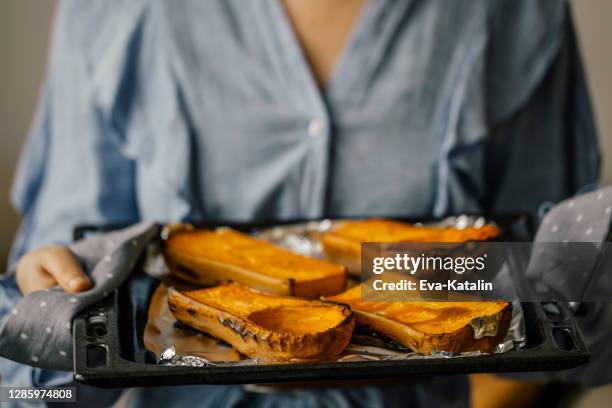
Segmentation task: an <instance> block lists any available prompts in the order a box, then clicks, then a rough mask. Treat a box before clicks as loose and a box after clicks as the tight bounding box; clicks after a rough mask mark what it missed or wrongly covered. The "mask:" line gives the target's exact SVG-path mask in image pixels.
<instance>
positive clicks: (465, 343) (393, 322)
mask: <svg viewBox="0 0 612 408" xmlns="http://www.w3.org/2000/svg"><path fill="white" fill-rule="evenodd" d="M329 300H333V301H336V302H341V303H346V304H349V305H350V306H351V308H352V309H353V312H354V313H355V316H356V323H357V325H358V326H364V327H368V328H370V329H372V330H373V331H375V332H378V333H381V334H383V335H385V336H387V337H389V338H391V339H393V340H395V341H397V342H398V343H400V344H402V345H404V346H405V347H408V348H410V349H412V350H414V351H416V352H418V353H421V354H431V353H433V352H435V351H446V352H454V353H457V352H464V351H476V350H479V351H482V352H487V353H490V352H493V351H494V350H495V348H496V346H497V345H498V344H499V343H501V342H502V341H503V339H504V337H505V336H506V333H507V332H508V327H509V325H510V320H511V318H512V304H511V303H508V302H493V301H487V302H367V301H363V300H362V299H361V285H357V286H354V287H353V288H351V289H349V290H347V291H346V292H344V293H341V294H339V295H337V296H332V297H330V298H329Z"/></svg>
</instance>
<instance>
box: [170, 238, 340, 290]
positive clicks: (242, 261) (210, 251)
mask: <svg viewBox="0 0 612 408" xmlns="http://www.w3.org/2000/svg"><path fill="white" fill-rule="evenodd" d="M164 254H165V257H166V261H167V263H168V264H169V265H170V266H171V267H174V268H173V269H175V270H178V271H179V272H178V274H179V276H180V277H181V278H183V279H186V280H188V281H190V282H193V283H196V284H199V285H218V284H222V283H227V282H230V281H232V282H237V283H241V284H243V285H246V286H249V287H251V288H254V289H259V290H262V291H265V292H269V293H275V294H279V295H288V296H298V297H305V298H318V297H320V296H328V295H334V294H336V293H340V292H342V291H343V290H344V288H345V287H346V280H347V271H346V267H344V266H342V265H337V264H334V263H331V262H327V261H324V260H319V259H314V258H309V257H306V256H302V255H298V254H295V253H293V252H291V251H288V250H286V249H283V248H279V247H277V246H274V245H272V244H270V243H268V242H265V241H261V240H258V239H255V238H253V237H251V236H249V235H246V234H242V233H240V232H237V231H234V230H232V229H229V228H224V229H217V230H215V231H211V230H203V229H201V230H188V231H178V232H175V233H173V234H171V235H170V236H169V237H168V238H167V239H166V240H165V242H164ZM185 269H186V270H187V271H188V272H187V273H185V272H184V270H185ZM181 271H182V272H181Z"/></svg>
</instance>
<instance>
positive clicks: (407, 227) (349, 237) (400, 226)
mask: <svg viewBox="0 0 612 408" xmlns="http://www.w3.org/2000/svg"><path fill="white" fill-rule="evenodd" d="M499 234H500V231H499V228H497V227H496V226H494V225H484V226H482V227H478V228H472V227H470V228H463V229H459V228H449V227H445V228H441V227H427V226H420V225H413V224H406V223H402V222H397V221H391V220H385V219H380V218H372V219H368V220H359V221H342V222H341V223H340V224H339V225H338V226H337V227H336V228H334V229H332V230H331V231H329V232H326V233H325V234H323V235H322V237H321V243H322V245H323V251H324V252H325V256H326V257H327V259H329V260H330V261H332V262H336V263H339V264H342V265H345V266H346V267H347V268H348V270H349V273H350V274H351V275H355V276H359V275H360V274H361V244H362V243H363V242H465V241H485V240H488V239H491V238H494V237H496V236H498V235H499Z"/></svg>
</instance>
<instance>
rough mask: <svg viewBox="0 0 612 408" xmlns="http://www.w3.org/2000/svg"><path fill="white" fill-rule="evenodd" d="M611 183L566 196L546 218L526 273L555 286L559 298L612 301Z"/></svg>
mask: <svg viewBox="0 0 612 408" xmlns="http://www.w3.org/2000/svg"><path fill="white" fill-rule="evenodd" d="M611 220H612V187H606V188H603V189H600V190H596V191H593V192H591V193H587V194H584V195H581V196H577V197H574V198H571V199H568V200H565V201H563V202H561V203H559V204H557V205H556V206H554V207H553V208H552V209H551V211H550V212H549V213H548V214H547V215H546V217H545V218H544V219H543V220H542V223H541V224H540V227H539V228H538V231H537V233H536V236H535V243H534V255H533V256H532V258H531V260H530V264H529V268H528V271H527V274H528V276H530V277H531V278H534V279H535V281H536V282H541V283H542V284H543V285H544V287H548V288H549V289H551V290H553V291H554V292H555V293H556V294H557V297H559V300H569V301H588V300H591V301H600V300H609V299H610V291H612V282H610V277H609V275H610V274H609V273H606V270H609V269H610V268H612V253H608V247H607V245H604V244H603V243H604V242H607V241H609V238H610V226H611Z"/></svg>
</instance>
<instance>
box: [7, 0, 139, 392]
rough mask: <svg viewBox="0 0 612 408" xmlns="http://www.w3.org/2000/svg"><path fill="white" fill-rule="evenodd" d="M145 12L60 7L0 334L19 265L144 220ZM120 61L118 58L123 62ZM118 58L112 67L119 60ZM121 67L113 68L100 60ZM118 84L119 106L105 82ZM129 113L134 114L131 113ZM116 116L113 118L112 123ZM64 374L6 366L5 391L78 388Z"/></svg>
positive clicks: (20, 194)
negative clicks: (139, 94) (140, 41)
mask: <svg viewBox="0 0 612 408" xmlns="http://www.w3.org/2000/svg"><path fill="white" fill-rule="evenodd" d="M143 4H144V3H142V2H138V1H134V2H122V1H118V0H116V1H112V2H91V3H90V2H87V4H85V3H83V2H79V1H74V0H66V1H63V2H61V3H60V4H59V8H58V13H57V17H56V21H55V29H54V33H53V42H52V46H51V53H50V59H49V66H48V75H47V78H46V83H45V86H44V91H43V93H42V96H41V99H40V102H39V106H38V109H37V114H36V117H35V120H34V123H33V126H32V129H31V131H30V134H29V137H28V139H27V141H26V143H25V146H24V149H23V152H22V155H21V157H20V161H19V164H18V168H17V172H16V175H15V179H14V183H13V186H12V191H11V199H12V203H13V205H14V206H15V208H16V209H17V210H18V211H19V213H20V214H21V216H22V224H21V226H20V229H19V231H18V233H17V237H16V239H15V241H14V243H13V248H12V251H11V256H10V260H9V267H8V272H7V273H6V274H5V276H4V277H0V278H1V279H0V324H1V322H2V317H3V316H4V315H5V314H7V313H10V312H11V310H12V308H13V305H14V304H15V303H16V301H17V300H18V299H19V297H20V293H19V291H18V289H17V287H16V284H15V279H14V267H13V266H14V265H15V263H16V261H17V260H18V259H19V257H20V256H21V255H22V254H23V253H25V252H27V251H28V250H30V249H32V248H36V247H38V246H41V245H46V244H51V243H60V244H68V243H70V242H71V240H72V231H73V229H74V227H75V226H77V225H80V224H91V223H94V224H115V223H131V222H135V221H137V220H138V219H139V210H138V204H137V200H136V196H135V194H136V193H135V191H136V188H135V183H136V182H135V164H134V160H132V158H130V155H129V154H126V150H127V147H126V146H127V145H128V144H129V140H127V138H126V134H125V131H124V130H125V126H124V123H126V120H127V119H126V114H127V113H126V112H129V110H128V107H127V106H126V104H127V103H128V102H127V101H128V98H127V96H129V94H130V82H129V81H126V80H125V79H126V78H127V77H128V75H129V73H130V72H131V71H130V66H131V65H132V64H133V63H134V61H133V60H131V59H129V58H127V57H126V56H129V55H133V53H131V52H130V50H131V49H130V47H134V46H136V44H135V41H136V39H137V38H139V30H140V29H141V22H142V18H143V15H144V7H143ZM113 53H114V54H117V55H116V58H114V56H113V55H109V54H113ZM109 56H110V58H109ZM101 58H104V59H105V60H111V61H116V63H114V65H113V66H112V67H110V68H109V67H108V66H104V65H103V64H101V63H100V59H101ZM100 76H102V77H103V78H104V79H108V81H107V82H106V83H105V86H104V88H103V89H104V91H105V92H110V94H108V95H111V96H112V98H113V99H112V100H110V101H108V103H109V104H110V106H103V103H102V98H101V96H100V92H101V91H100V87H96V86H95V84H96V81H98V82H99V81H100V80H101V78H100ZM122 103H123V104H124V105H122ZM108 112H111V114H110V115H109V114H107V113H108ZM70 377H71V375H70V374H69V373H56V372H50V371H45V370H40V369H34V368H32V367H27V366H23V365H19V364H17V363H13V362H9V361H8V360H1V361H0V378H2V381H3V384H5V385H21V386H28V385H35V386H39V385H45V384H47V385H50V384H57V383H58V381H59V382H62V381H68V380H69V379H70Z"/></svg>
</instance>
